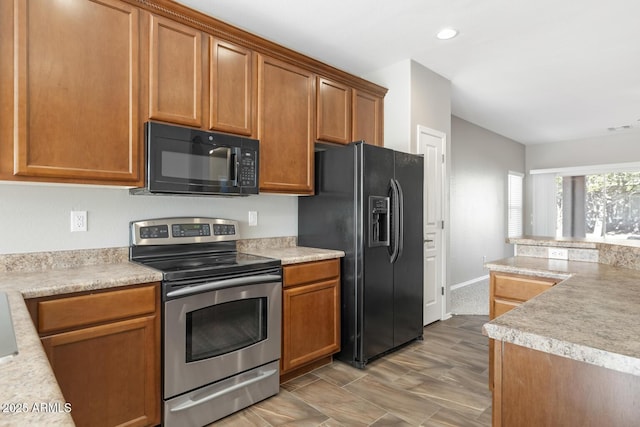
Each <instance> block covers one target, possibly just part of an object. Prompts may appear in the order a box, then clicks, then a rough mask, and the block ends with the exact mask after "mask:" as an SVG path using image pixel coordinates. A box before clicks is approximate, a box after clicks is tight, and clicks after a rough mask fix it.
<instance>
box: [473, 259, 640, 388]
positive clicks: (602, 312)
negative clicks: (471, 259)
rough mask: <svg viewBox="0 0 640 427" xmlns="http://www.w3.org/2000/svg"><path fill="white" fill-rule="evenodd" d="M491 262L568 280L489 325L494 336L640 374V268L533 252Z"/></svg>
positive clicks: (498, 267) (520, 271)
mask: <svg viewBox="0 0 640 427" xmlns="http://www.w3.org/2000/svg"><path fill="white" fill-rule="evenodd" d="M486 267H487V268H489V269H490V270H492V271H501V272H507V273H518V274H528V275H536V276H545V277H555V278H559V279H563V281H562V282H560V283H558V284H557V285H556V286H553V287H552V288H551V289H549V290H548V291H546V292H543V293H542V294H540V295H538V296H536V297H535V298H532V299H531V300H529V301H527V302H526V303H524V304H522V305H521V306H519V307H517V308H515V309H513V310H511V311H509V312H507V313H505V314H503V315H501V316H499V317H497V318H495V319H494V320H492V321H491V322H489V323H487V324H485V325H484V326H483V332H484V334H485V335H487V336H488V337H489V338H494V339H497V340H501V341H505V342H510V343H514V344H517V345H521V346H523V347H528V348H532V349H534V350H539V351H543V352H546V353H550V354H555V355H558V356H564V357H568V358H571V359H574V360H577V361H582V362H586V363H590V364H593V365H597V366H601V367H605V368H609V369H613V370H616V371H619V372H623V373H627V374H632V375H637V376H640V328H639V327H638V325H640V310H639V308H640V271H638V270H632V269H627V268H621V267H616V266H611V265H605V264H598V263H592V262H579V261H565V260H554V259H546V258H533V257H513V258H506V259H502V260H498V261H492V262H489V263H487V264H486Z"/></svg>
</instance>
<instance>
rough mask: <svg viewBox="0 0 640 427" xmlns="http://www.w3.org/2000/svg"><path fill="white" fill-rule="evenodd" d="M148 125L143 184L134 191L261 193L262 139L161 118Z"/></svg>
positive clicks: (230, 194) (222, 193) (225, 193)
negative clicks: (206, 129) (259, 177)
mask: <svg viewBox="0 0 640 427" xmlns="http://www.w3.org/2000/svg"><path fill="white" fill-rule="evenodd" d="M144 126H145V128H144V134H145V145H146V154H145V155H146V176H145V187H144V188H134V189H132V190H131V193H132V194H188V195H224V196H247V195H249V194H258V185H259V181H258V170H259V164H258V162H259V145H260V144H259V141H258V140H256V139H251V138H246V137H242V136H236V135H229V134H223V133H217V132H207V131H203V130H201V129H193V128H188V127H184V126H175V125H168V124H164V123H157V122H147V123H145V125H144Z"/></svg>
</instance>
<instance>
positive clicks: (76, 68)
mask: <svg viewBox="0 0 640 427" xmlns="http://www.w3.org/2000/svg"><path fill="white" fill-rule="evenodd" d="M14 12H15V20H14V22H15V25H16V27H15V40H14V46H15V50H14V65H15V70H16V72H15V76H14V79H15V85H14V88H15V93H14V109H15V112H14V120H16V123H15V127H14V129H15V131H14V147H15V152H14V170H13V172H14V174H16V175H23V176H30V177H49V178H54V179H52V180H56V179H55V178H60V179H63V180H72V181H74V182H85V181H88V182H96V181H98V182H110V181H116V182H120V183H122V184H128V183H131V184H134V185H139V184H140V183H141V182H138V181H139V180H141V179H142V178H141V177H140V164H139V163H140V158H141V156H140V154H141V147H140V139H141V134H142V130H141V129H140V127H139V124H138V99H139V98H138V66H139V64H138V56H139V55H138V45H139V41H138V40H139V31H138V9H136V8H135V7H133V6H131V5H129V4H126V3H123V2H119V1H115V0H94V1H88V0H66V1H64V2H58V1H50V0H24V1H16V2H15V11H14Z"/></svg>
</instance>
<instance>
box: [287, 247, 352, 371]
mask: <svg viewBox="0 0 640 427" xmlns="http://www.w3.org/2000/svg"><path fill="white" fill-rule="evenodd" d="M283 274H284V280H283V299H282V356H281V359H280V380H281V382H284V381H287V380H289V379H291V378H294V377H296V376H298V375H302V374H303V373H305V372H308V371H310V370H312V369H314V368H316V367H318V366H322V365H324V364H327V363H329V362H331V358H332V355H333V354H334V353H336V352H338V351H340V259H332V260H326V261H315V262H308V263H301V264H293V265H286V266H284V267H283Z"/></svg>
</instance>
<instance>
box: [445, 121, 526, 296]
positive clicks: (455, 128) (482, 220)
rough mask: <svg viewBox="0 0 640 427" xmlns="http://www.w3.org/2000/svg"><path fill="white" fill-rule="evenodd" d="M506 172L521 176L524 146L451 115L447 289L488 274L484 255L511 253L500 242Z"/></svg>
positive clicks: (495, 256)
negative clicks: (448, 275) (448, 273)
mask: <svg viewBox="0 0 640 427" xmlns="http://www.w3.org/2000/svg"><path fill="white" fill-rule="evenodd" d="M509 171H513V172H520V173H524V172H525V146H524V145H523V144H520V143H518V142H516V141H513V140H511V139H508V138H505V137H503V136H501V135H498V134H496V133H493V132H491V131H488V130H486V129H484V128H481V127H479V126H476V125H474V124H472V123H470V122H467V121H465V120H462V119H460V118H458V117H455V116H453V117H452V120H451V177H450V178H451V179H450V187H451V196H450V197H451V202H450V203H451V205H450V211H451V215H450V219H451V228H450V230H451V235H450V242H451V249H450V258H449V264H450V271H451V276H450V280H449V282H448V283H449V284H450V285H456V284H460V283H463V282H467V281H470V280H473V279H476V278H478V277H481V276H484V275H486V274H488V272H487V270H485V269H484V267H483V260H484V257H486V260H487V261H491V260H494V259H499V258H505V257H509V256H512V255H513V248H512V245H508V244H506V243H505V238H506V236H507V207H506V206H507V205H506V203H507V174H508V172H509ZM525 180H526V179H525Z"/></svg>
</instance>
